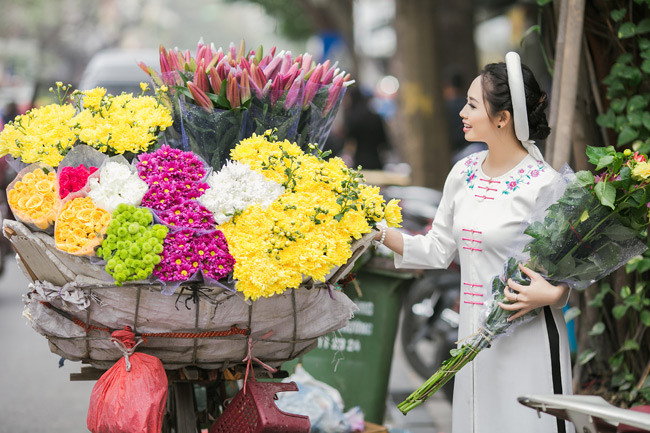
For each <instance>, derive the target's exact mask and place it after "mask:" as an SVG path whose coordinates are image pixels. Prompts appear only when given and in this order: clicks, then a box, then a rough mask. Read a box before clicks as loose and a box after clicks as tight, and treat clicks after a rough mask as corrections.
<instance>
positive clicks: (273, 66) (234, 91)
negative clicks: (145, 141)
mask: <svg viewBox="0 0 650 433" xmlns="http://www.w3.org/2000/svg"><path fill="white" fill-rule="evenodd" d="M159 53H160V74H158V73H157V72H156V71H155V70H153V69H152V68H151V67H149V66H147V65H145V64H144V63H140V67H141V68H142V69H143V70H144V71H145V72H146V73H147V74H149V75H150V76H151V77H152V78H153V79H154V81H156V82H157V83H159V84H161V85H162V84H164V85H167V86H169V87H172V86H174V88H176V89H178V90H179V91H181V92H182V93H183V94H184V95H185V96H186V97H190V98H192V99H193V100H194V102H195V103H196V104H197V105H199V106H201V107H204V108H206V109H212V108H220V109H235V108H238V107H243V108H247V107H248V105H250V102H249V101H251V99H253V98H257V99H260V100H270V102H271V106H273V107H276V106H281V107H282V108H284V109H285V110H289V109H292V108H294V107H297V106H299V105H301V106H302V108H303V110H306V109H308V108H309V107H310V104H311V103H312V101H313V99H314V96H316V93H317V92H318V90H319V89H321V88H323V87H325V86H327V87H328V89H327V100H326V102H325V104H324V105H323V107H322V115H323V116H325V115H326V114H327V113H328V112H329V111H330V110H332V108H333V107H334V105H335V104H336V102H337V101H338V100H339V97H340V96H341V93H342V91H343V88H344V87H347V86H349V85H351V84H352V83H354V81H353V80H351V78H350V74H348V73H346V72H345V71H342V70H341V69H340V68H339V67H338V62H336V63H334V64H330V61H329V60H326V61H325V62H323V63H322V64H321V63H318V64H317V63H315V62H314V61H313V59H312V56H311V55H310V54H308V53H304V54H300V55H298V56H296V57H293V55H292V53H291V51H280V52H278V53H276V47H275V46H274V47H272V48H271V49H270V50H269V51H268V52H267V53H266V54H264V52H263V48H262V46H259V47H258V48H257V49H256V50H249V51H246V48H245V44H244V42H243V41H242V42H241V43H240V44H239V46H238V47H237V46H235V44H234V43H231V44H230V46H229V48H228V49H227V50H226V51H224V50H223V49H221V48H219V49H215V47H214V45H213V44H210V45H206V44H205V43H203V40H201V41H199V43H198V45H197V48H196V53H195V54H194V56H192V54H191V53H190V51H189V50H185V51H181V50H179V49H178V48H173V49H166V48H165V47H163V46H161V47H160V49H159Z"/></svg>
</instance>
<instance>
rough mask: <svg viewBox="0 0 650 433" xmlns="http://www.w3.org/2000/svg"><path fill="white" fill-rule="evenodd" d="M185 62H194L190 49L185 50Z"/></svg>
mask: <svg viewBox="0 0 650 433" xmlns="http://www.w3.org/2000/svg"><path fill="white" fill-rule="evenodd" d="M185 63H186V64H191V63H192V54H191V53H190V50H185Z"/></svg>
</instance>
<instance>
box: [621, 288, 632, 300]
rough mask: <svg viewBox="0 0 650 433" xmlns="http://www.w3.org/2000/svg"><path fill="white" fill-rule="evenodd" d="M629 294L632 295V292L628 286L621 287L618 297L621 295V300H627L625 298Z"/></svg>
mask: <svg viewBox="0 0 650 433" xmlns="http://www.w3.org/2000/svg"><path fill="white" fill-rule="evenodd" d="M631 294H632V290H631V289H630V286H623V287H621V293H620V295H621V298H622V299H625V298H627V297H628V296H630V295H631Z"/></svg>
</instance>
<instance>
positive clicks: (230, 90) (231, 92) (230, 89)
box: [226, 74, 241, 108]
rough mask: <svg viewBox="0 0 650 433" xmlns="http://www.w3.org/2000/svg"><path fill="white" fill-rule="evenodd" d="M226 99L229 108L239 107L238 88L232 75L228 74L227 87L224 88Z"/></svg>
mask: <svg viewBox="0 0 650 433" xmlns="http://www.w3.org/2000/svg"><path fill="white" fill-rule="evenodd" d="M226 99H228V102H230V108H237V107H239V106H240V105H241V101H240V99H239V86H238V85H237V78H235V75H234V74H228V85H227V86H226Z"/></svg>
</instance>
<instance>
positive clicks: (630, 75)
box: [622, 66, 643, 87]
mask: <svg viewBox="0 0 650 433" xmlns="http://www.w3.org/2000/svg"><path fill="white" fill-rule="evenodd" d="M622 77H623V78H625V79H626V80H627V81H628V83H629V85H630V86H632V87H636V86H638V85H639V83H640V82H641V80H642V79H643V74H642V73H641V71H640V70H639V68H637V67H636V66H627V67H625V68H624V69H623V74H622Z"/></svg>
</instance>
